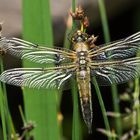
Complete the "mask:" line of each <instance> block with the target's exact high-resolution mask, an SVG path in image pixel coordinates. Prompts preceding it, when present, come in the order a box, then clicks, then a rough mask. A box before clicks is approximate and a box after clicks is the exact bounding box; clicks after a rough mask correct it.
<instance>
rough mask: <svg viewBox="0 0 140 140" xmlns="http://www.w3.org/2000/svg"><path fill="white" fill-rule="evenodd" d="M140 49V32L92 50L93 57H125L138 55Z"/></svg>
mask: <svg viewBox="0 0 140 140" xmlns="http://www.w3.org/2000/svg"><path fill="white" fill-rule="evenodd" d="M138 50H140V32H137V33H135V34H133V35H131V36H129V37H127V38H125V39H121V40H119V41H114V42H111V43H109V44H104V45H101V46H97V47H95V48H93V49H92V50H90V52H89V54H90V55H91V57H92V58H93V59H99V60H100V59H124V58H129V57H131V56H134V55H136V53H137V51H138Z"/></svg>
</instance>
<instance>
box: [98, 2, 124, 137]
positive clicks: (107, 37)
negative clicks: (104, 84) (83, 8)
mask: <svg viewBox="0 0 140 140" xmlns="http://www.w3.org/2000/svg"><path fill="white" fill-rule="evenodd" d="M98 4H99V10H100V15H101V20H102V27H103V33H104V38H105V42H110V33H109V27H108V21H107V15H106V9H105V4H104V0H98ZM111 91H112V99H113V108H114V111H115V112H117V113H119V112H120V108H119V104H118V103H116V99H118V98H119V97H118V91H117V87H116V85H112V86H111ZM115 124H116V131H117V134H118V135H119V136H121V134H122V126H121V120H120V118H116V119H115Z"/></svg>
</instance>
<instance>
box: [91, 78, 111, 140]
mask: <svg viewBox="0 0 140 140" xmlns="http://www.w3.org/2000/svg"><path fill="white" fill-rule="evenodd" d="M92 80H93V83H94V86H95V90H96V94H97V97H98V100H99V104H100V106H101V111H102V114H103V119H104V123H105V128H106V130H107V131H108V132H111V129H110V125H109V121H108V118H107V115H106V109H105V105H104V102H103V99H102V95H101V91H100V88H99V86H98V83H97V81H96V79H95V78H93V79H92ZM108 140H112V138H111V137H108Z"/></svg>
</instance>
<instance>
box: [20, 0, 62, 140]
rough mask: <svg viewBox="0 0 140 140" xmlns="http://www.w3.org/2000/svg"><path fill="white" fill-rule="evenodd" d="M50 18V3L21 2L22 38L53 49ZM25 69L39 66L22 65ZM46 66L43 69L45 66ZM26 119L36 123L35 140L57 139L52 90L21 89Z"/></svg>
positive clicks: (27, 63)
mask: <svg viewBox="0 0 140 140" xmlns="http://www.w3.org/2000/svg"><path fill="white" fill-rule="evenodd" d="M51 22H52V19H51V13H50V3H49V0H36V1H34V0H30V1H29V0H23V38H24V39H25V40H29V41H31V42H34V43H37V44H42V45H46V46H47V47H51V46H53V37H52V23H51ZM23 64H24V67H41V66H40V65H36V64H32V63H29V62H24V63H23ZM44 67H46V66H44ZM23 92H24V94H23V95H24V105H25V113H26V118H27V120H32V121H34V122H35V123H36V128H35V129H34V130H33V136H34V139H35V140H46V139H47V140H53V139H55V140H59V139H60V134H59V128H58V120H57V114H58V110H57V100H56V99H57V98H56V96H57V95H56V93H57V91H55V90H43V89H41V90H37V89H27V88H25V89H23Z"/></svg>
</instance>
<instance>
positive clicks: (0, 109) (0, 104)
mask: <svg viewBox="0 0 140 140" xmlns="http://www.w3.org/2000/svg"><path fill="white" fill-rule="evenodd" d="M0 115H1V120H2V131H3V140H7V133H6V131H7V129H6V118H5V108H4V101H3V92H2V87H1V84H0Z"/></svg>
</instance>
